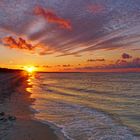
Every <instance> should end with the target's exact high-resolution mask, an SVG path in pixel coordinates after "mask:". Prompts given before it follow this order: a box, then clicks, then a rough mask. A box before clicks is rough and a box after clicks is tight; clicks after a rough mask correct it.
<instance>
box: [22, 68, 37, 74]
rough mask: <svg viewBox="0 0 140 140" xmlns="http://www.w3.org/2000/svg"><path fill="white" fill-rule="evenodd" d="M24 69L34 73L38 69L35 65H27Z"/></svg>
mask: <svg viewBox="0 0 140 140" xmlns="http://www.w3.org/2000/svg"><path fill="white" fill-rule="evenodd" d="M24 70H25V71H27V72H28V73H33V72H35V71H36V67H34V66H25V67H24Z"/></svg>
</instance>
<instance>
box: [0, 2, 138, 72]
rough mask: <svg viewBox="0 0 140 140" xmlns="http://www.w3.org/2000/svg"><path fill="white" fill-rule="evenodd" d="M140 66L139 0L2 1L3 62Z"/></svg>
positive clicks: (43, 66) (76, 67) (47, 67)
mask: <svg viewBox="0 0 140 140" xmlns="http://www.w3.org/2000/svg"><path fill="white" fill-rule="evenodd" d="M25 66H35V67H36V68H37V69H38V70H39V71H40V70H41V71H60V72H61V71H62V72H63V71H66V72H70V71H82V72H84V71H85V72H94V71H107V72H108V71H109V72H110V71H140V0H0V67H5V68H14V69H15V68H16V69H17V68H18V69H22V68H23V67H25Z"/></svg>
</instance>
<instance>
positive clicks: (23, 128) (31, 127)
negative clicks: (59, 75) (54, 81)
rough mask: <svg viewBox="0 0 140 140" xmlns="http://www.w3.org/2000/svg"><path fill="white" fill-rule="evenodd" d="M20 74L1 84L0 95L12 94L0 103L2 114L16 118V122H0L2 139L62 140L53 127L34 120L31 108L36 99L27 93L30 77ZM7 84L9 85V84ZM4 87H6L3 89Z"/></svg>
mask: <svg viewBox="0 0 140 140" xmlns="http://www.w3.org/2000/svg"><path fill="white" fill-rule="evenodd" d="M20 74H21V73H16V74H15V73H11V78H8V79H7V80H5V81H4V82H3V81H2V82H1V83H0V86H1V89H2V90H1V93H0V94H4V93H2V91H5V93H8V92H9V93H10V95H9V96H8V97H6V98H5V99H2V100H4V101H3V103H0V112H4V113H5V114H6V116H8V115H11V116H15V117H16V120H14V121H9V120H8V121H5V122H3V121H0V125H1V126H0V139H5V140H19V139H20V140H39V139H41V140H60V138H59V136H57V134H56V132H55V130H53V129H52V128H51V126H49V125H47V124H43V123H41V122H39V121H36V120H34V117H33V116H34V112H33V111H32V110H31V108H30V105H31V104H33V102H34V99H31V98H30V94H31V93H29V92H27V91H26V88H27V87H29V85H28V83H27V79H28V76H27V75H26V76H21V75H20ZM12 76H15V78H12ZM16 78H17V79H16ZM9 80H10V82H9ZM7 82H9V83H8V84H7ZM9 84H11V85H9ZM3 85H6V86H5V87H4V88H3ZM8 86H10V88H8ZM6 116H5V117H6Z"/></svg>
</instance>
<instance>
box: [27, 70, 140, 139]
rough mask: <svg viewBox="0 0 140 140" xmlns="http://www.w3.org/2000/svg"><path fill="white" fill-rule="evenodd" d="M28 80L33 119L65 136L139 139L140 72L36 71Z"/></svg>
mask: <svg viewBox="0 0 140 140" xmlns="http://www.w3.org/2000/svg"><path fill="white" fill-rule="evenodd" d="M27 82H28V84H29V85H30V86H29V87H27V88H26V90H27V91H28V92H30V93H31V94H30V98H34V99H35V100H34V102H33V104H32V105H31V109H32V110H34V111H35V114H34V118H35V119H36V120H38V121H41V122H42V123H46V124H52V125H53V126H55V129H59V130H60V131H61V133H63V135H64V136H65V137H66V139H69V140H140V73H36V74H31V75H30V76H29V77H28V80H27ZM56 132H57V130H56Z"/></svg>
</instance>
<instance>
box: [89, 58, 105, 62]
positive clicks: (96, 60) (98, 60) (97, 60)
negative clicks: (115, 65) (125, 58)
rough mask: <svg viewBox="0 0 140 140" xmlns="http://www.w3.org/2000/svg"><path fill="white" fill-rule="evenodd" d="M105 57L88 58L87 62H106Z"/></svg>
mask: <svg viewBox="0 0 140 140" xmlns="http://www.w3.org/2000/svg"><path fill="white" fill-rule="evenodd" d="M104 61H105V59H104V58H100V59H88V60H87V62H104Z"/></svg>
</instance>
